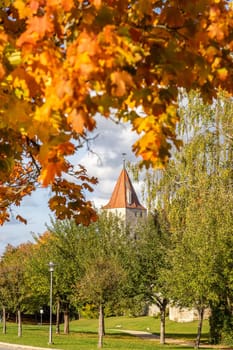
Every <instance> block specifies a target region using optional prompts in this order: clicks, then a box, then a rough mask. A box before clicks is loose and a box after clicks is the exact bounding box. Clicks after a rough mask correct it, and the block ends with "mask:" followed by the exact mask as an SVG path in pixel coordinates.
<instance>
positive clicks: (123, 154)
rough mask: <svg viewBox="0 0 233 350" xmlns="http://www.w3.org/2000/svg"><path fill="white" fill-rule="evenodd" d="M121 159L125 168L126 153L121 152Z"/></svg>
mask: <svg viewBox="0 0 233 350" xmlns="http://www.w3.org/2000/svg"><path fill="white" fill-rule="evenodd" d="M121 155H122V159H123V169H125V156H126V153H122V154H121Z"/></svg>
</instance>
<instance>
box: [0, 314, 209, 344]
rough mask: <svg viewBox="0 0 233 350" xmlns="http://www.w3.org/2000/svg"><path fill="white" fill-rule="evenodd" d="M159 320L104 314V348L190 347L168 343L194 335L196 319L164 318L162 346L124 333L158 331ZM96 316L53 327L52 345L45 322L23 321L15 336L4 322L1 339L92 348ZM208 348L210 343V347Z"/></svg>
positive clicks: (14, 329) (204, 339)
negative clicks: (65, 331) (57, 331)
mask: <svg viewBox="0 0 233 350" xmlns="http://www.w3.org/2000/svg"><path fill="white" fill-rule="evenodd" d="M159 327H160V323H159V320H158V319H155V318H153V317H137V318H133V317H132V318H130V317H109V318H106V321H105V328H106V335H105V337H104V349H107V350H108V349H109V350H110V349H111V350H116V349H124V350H130V349H134V350H152V349H153V350H162V349H163V350H164V349H183V350H185V349H190V348H191V346H185V345H174V344H169V338H176V339H180V340H181V339H182V340H186V341H187V342H189V341H191V340H193V339H195V336H196V329H197V322H190V323H176V322H172V321H169V320H167V324H166V331H167V339H166V340H167V344H166V345H164V346H162V345H160V344H159V341H158V340H143V339H140V338H138V337H135V336H131V335H129V334H127V333H124V332H123V330H124V329H126V330H137V331H148V332H151V333H155V334H157V335H158V334H159ZM97 330H98V320H93V319H80V320H78V321H73V322H71V324H70V334H69V335H64V334H62V327H61V334H60V335H57V334H55V333H54V330H53V343H54V344H53V345H50V346H49V345H48V339H49V338H48V337H49V327H48V325H42V326H41V325H28V324H27V325H23V336H22V337H21V338H19V337H18V336H17V325H16V324H11V323H9V324H7V334H2V333H0V342H8V343H15V344H23V345H32V346H38V347H45V348H46V347H51V348H54V349H55V348H56V349H68V350H77V349H79V350H87V349H88V350H92V349H96V348H97V340H98V334H97ZM207 339H208V323H207V322H204V327H203V337H202V342H204V343H206V342H207ZM209 349H211V346H210V347H209Z"/></svg>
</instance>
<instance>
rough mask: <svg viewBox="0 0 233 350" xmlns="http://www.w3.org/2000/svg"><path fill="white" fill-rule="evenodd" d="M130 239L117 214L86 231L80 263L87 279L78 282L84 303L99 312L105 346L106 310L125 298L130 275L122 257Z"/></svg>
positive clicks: (100, 219)
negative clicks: (109, 304)
mask: <svg viewBox="0 0 233 350" xmlns="http://www.w3.org/2000/svg"><path fill="white" fill-rule="evenodd" d="M128 240H130V238H129V236H128V235H126V230H125V226H124V223H123V222H122V221H121V220H120V219H119V218H117V217H116V216H114V215H109V216H108V215H106V213H102V214H101V215H100V217H99V220H98V221H97V222H96V223H95V224H92V225H90V226H89V227H87V228H86V232H85V234H84V236H83V242H82V252H83V253H82V256H81V261H80V264H81V266H82V269H83V276H82V278H81V280H80V282H79V283H77V295H78V298H80V299H81V300H82V301H83V302H84V303H85V302H86V303H91V304H94V305H96V307H98V309H99V331H98V332H99V341H98V347H100V348H101V347H102V346H103V336H104V308H105V306H106V305H107V304H108V303H112V304H115V305H116V304H117V303H118V302H119V300H121V298H122V297H123V295H124V290H125V286H126V284H127V283H126V281H127V274H126V271H125V269H124V265H123V261H124V259H122V256H123V255H124V254H125V252H126V251H127V243H128Z"/></svg>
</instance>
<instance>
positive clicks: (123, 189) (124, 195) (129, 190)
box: [103, 168, 146, 210]
mask: <svg viewBox="0 0 233 350" xmlns="http://www.w3.org/2000/svg"><path fill="white" fill-rule="evenodd" d="M103 208H104V209H113V208H133V209H137V208H138V209H141V210H146V208H144V207H143V206H142V205H141V204H140V202H139V200H138V197H137V195H136V192H135V190H134V188H133V185H132V183H131V181H130V178H129V175H128V173H127V171H126V169H125V168H123V169H122V171H121V173H120V176H119V178H118V180H117V183H116V186H115V188H114V190H113V193H112V196H111V199H110V201H109V202H108V204H107V205H105V206H104V207H103Z"/></svg>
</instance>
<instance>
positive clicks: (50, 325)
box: [49, 261, 54, 344]
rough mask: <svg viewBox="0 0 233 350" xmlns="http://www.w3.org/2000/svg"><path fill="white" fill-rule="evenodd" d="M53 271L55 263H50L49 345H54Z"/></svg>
mask: <svg viewBox="0 0 233 350" xmlns="http://www.w3.org/2000/svg"><path fill="white" fill-rule="evenodd" d="M53 271H54V263H53V262H52V261H50V262H49V272H50V313H49V314H50V317H49V344H53V340H52V324H53V319H52V317H53V314H52V307H53Z"/></svg>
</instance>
